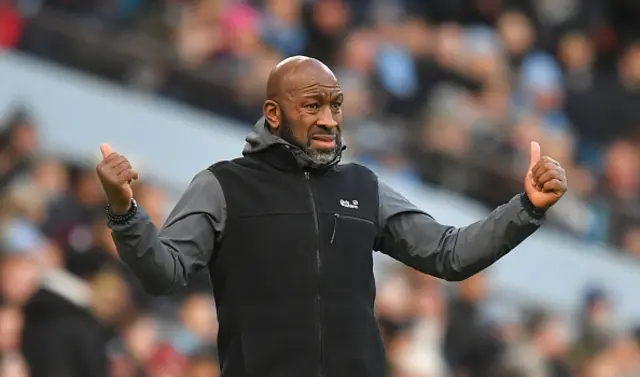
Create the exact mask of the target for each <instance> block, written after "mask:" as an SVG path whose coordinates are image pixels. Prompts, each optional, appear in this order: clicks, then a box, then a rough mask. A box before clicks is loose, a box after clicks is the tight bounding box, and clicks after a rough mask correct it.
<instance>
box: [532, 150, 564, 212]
mask: <svg viewBox="0 0 640 377" xmlns="http://www.w3.org/2000/svg"><path fill="white" fill-rule="evenodd" d="M524 190H525V193H526V194H527V196H528V197H529V200H530V201H531V203H532V204H533V205H534V206H535V207H536V208H540V209H547V208H549V207H551V206H552V205H554V204H555V203H556V202H557V201H558V200H560V198H561V197H562V195H564V193H565V192H567V175H566V173H565V171H564V169H563V168H562V166H560V164H559V163H558V162H557V161H556V160H554V159H552V158H551V157H548V156H543V157H541V153H540V144H538V143H536V142H532V143H531V162H530V165H529V171H528V173H527V178H526V179H525V182H524Z"/></svg>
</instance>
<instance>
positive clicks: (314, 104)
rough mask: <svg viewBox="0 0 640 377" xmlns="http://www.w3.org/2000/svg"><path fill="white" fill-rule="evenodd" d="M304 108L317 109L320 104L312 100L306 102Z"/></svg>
mask: <svg viewBox="0 0 640 377" xmlns="http://www.w3.org/2000/svg"><path fill="white" fill-rule="evenodd" d="M306 108H307V109H309V110H318V109H319V108H320V104H318V103H317V102H312V103H310V104H308V105H307V106H306Z"/></svg>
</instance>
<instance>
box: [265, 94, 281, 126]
mask: <svg viewBox="0 0 640 377" xmlns="http://www.w3.org/2000/svg"><path fill="white" fill-rule="evenodd" d="M262 112H263V113H264V118H265V119H266V120H267V124H269V128H271V131H272V132H275V131H277V130H278V128H279V127H280V117H281V114H282V112H281V111H280V105H279V104H278V103H277V102H276V101H273V100H270V99H269V100H266V101H264V105H263V106H262Z"/></svg>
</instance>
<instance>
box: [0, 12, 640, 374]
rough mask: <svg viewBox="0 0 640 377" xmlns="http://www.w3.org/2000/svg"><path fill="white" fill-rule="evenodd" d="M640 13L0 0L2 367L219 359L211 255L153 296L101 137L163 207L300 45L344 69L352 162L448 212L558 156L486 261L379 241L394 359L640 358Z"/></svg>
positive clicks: (536, 362) (551, 368) (153, 205)
mask: <svg viewBox="0 0 640 377" xmlns="http://www.w3.org/2000/svg"><path fill="white" fill-rule="evenodd" d="M638 19H640V2H637V1H634V0H395V1H391V0H316V1H312V0H306V1H305V0H253V1H248V0H247V1H240V0H195V1H192V0H156V1H151V0H99V1H93V0H0V123H1V124H2V126H1V128H0V297H1V301H0V377H28V376H31V377H102V376H105V377H106V376H109V377H181V376H185V377H200V376H202V377H205V376H206V377H213V376H218V365H217V363H216V344H215V340H216V335H217V325H216V313H215V307H214V302H213V299H212V296H211V294H210V283H209V279H208V275H207V273H206V272H203V273H201V274H199V275H198V276H196V277H195V278H194V279H193V281H192V283H191V284H190V286H189V287H188V289H187V290H186V291H184V292H179V293H177V294H175V295H172V296H169V297H163V298H152V297H150V296H148V295H146V294H145V293H144V291H143V290H142V289H141V287H140V285H139V284H138V282H137V280H136V279H135V277H134V276H132V275H131V273H130V272H129V271H128V270H127V269H126V268H125V267H124V266H123V265H122V263H120V262H119V260H118V257H117V254H116V252H115V250H114V246H113V243H112V241H111V238H110V234H109V231H108V229H107V228H106V227H105V223H104V221H105V219H104V216H103V213H102V205H103V196H102V192H101V189H100V186H99V185H98V183H97V182H96V176H95V170H94V167H95V164H96V163H97V162H98V156H99V152H98V147H99V145H100V144H101V143H104V142H109V143H111V144H112V146H113V147H114V148H115V149H117V150H119V151H121V152H123V153H125V154H126V155H127V156H128V157H130V159H131V160H132V162H133V164H134V166H135V167H136V168H138V170H140V171H141V173H142V181H141V182H139V183H137V184H136V186H135V194H136V197H137V198H138V201H139V203H140V204H141V205H142V206H143V207H144V208H145V209H146V211H147V212H148V213H149V214H150V215H151V217H152V219H153V221H154V223H155V224H156V225H158V226H161V225H162V223H163V221H164V219H165V216H166V214H167V211H168V210H170V209H171V207H172V205H173V203H174V202H175V201H176V199H177V198H178V197H179V195H180V193H181V192H182V190H184V188H185V187H186V185H187V184H188V183H189V181H190V179H191V178H192V177H193V175H194V174H195V173H197V172H198V171H200V170H201V169H203V168H205V167H206V166H209V165H210V164H211V163H213V162H215V161H218V160H220V159H229V158H234V157H236V156H239V155H240V151H241V148H242V146H243V140H244V136H245V134H246V133H248V131H249V130H250V127H251V125H252V124H253V123H254V122H255V121H256V120H257V119H258V117H259V116H260V115H261V103H262V101H263V94H264V85H265V82H266V77H267V75H268V73H269V71H270V69H271V68H273V66H274V65H275V64H276V63H277V62H278V61H279V60H281V59H283V58H285V57H287V56H291V55H296V54H304V55H308V56H312V57H315V58H318V59H320V60H322V61H323V62H325V63H326V64H328V65H329V66H330V67H331V68H332V69H333V70H334V72H335V73H336V75H337V77H338V78H339V80H340V82H341V85H342V88H343V89H344V91H345V94H346V104H345V123H344V132H345V137H346V139H347V143H348V149H347V154H348V156H347V159H348V160H356V161H358V162H360V163H363V164H366V165H367V166H370V167H371V168H373V169H374V170H375V171H376V172H377V173H378V174H379V175H380V177H381V178H382V179H383V180H385V181H387V182H388V183H389V184H391V185H392V186H393V187H394V188H396V189H397V190H398V191H400V192H401V193H403V194H405V195H406V196H407V197H408V198H409V199H411V200H412V201H413V202H415V203H416V204H417V205H419V206H420V207H422V208H423V209H425V210H426V211H428V212H429V213H431V214H432V215H433V216H435V218H436V219H438V220H439V221H441V222H443V223H446V224H450V225H456V226H462V225H465V224H468V223H470V222H473V221H476V220H478V219H481V218H482V217H483V216H485V215H486V214H487V213H488V212H489V211H490V210H491V209H493V208H494V207H495V206H497V205H499V204H501V203H504V202H506V201H507V200H508V199H509V198H510V197H511V196H512V195H514V194H515V193H517V192H519V191H520V190H521V187H522V180H523V176H524V173H525V171H526V167H527V161H528V148H529V141H530V140H537V141H539V142H540V144H541V145H542V148H543V153H544V154H547V155H550V156H552V157H554V158H555V159H557V160H558V161H560V162H561V163H562V164H563V166H565V167H566V168H567V171H568V176H569V182H570V192H569V193H568V194H567V195H566V196H565V198H564V199H563V200H562V201H561V202H560V203H559V204H558V205H557V206H556V207H554V208H553V209H552V211H550V213H549V216H548V217H549V218H548V221H547V226H546V227H545V229H543V230H542V231H540V232H539V233H537V234H536V235H535V236H534V237H533V238H532V239H530V240H527V241H526V242H525V243H524V244H523V245H521V246H520V247H518V249H517V250H516V251H514V252H513V253H512V254H511V255H509V256H508V257H506V258H505V259H503V260H502V261H501V262H499V263H498V264H497V265H496V266H494V267H493V268H491V269H490V270H489V271H487V272H486V273H485V274H480V275H478V276H476V277H473V278H471V279H469V280H467V281H465V282H462V283H459V284H449V283H443V282H441V281H438V280H435V279H433V278H430V277H425V276H421V275H419V274H418V273H416V272H414V271H412V270H409V269H407V268H404V267H401V266H399V265H398V264H397V263H395V262H393V261H390V260H389V259H388V258H385V257H384V256H380V255H378V254H377V253H376V254H375V258H376V264H375V273H376V275H377V281H378V299H377V303H376V310H377V313H378V316H379V319H380V327H381V329H382V332H383V335H384V339H385V342H386V345H387V349H388V367H389V376H390V377H547V376H548V377H561V376H562V377H564V376H567V377H568V376H575V377H582V376H584V377H635V376H640V295H638V294H637V291H638V287H640V207H639V204H640V201H639V198H640V106H637V105H639V104H640V39H637V38H638V37H640V34H639V31H640V23H638V21H637V20H638ZM354 377H357V376H354Z"/></svg>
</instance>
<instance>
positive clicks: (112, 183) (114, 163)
mask: <svg viewBox="0 0 640 377" xmlns="http://www.w3.org/2000/svg"><path fill="white" fill-rule="evenodd" d="M100 152H102V161H100V163H99V164H98V166H96V171H97V172H98V178H100V183H102V188H103V189H104V192H105V194H106V195H107V201H108V202H109V206H110V207H111V210H112V211H113V212H114V213H116V214H122V213H126V212H127V211H128V210H129V207H130V206H131V200H132V199H133V190H131V181H133V180H135V179H138V172H137V171H135V170H133V168H132V167H131V164H130V163H129V160H127V158H126V157H125V156H123V155H121V154H120V153H115V152H113V151H112V150H111V147H110V146H109V145H108V144H102V145H101V146H100Z"/></svg>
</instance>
